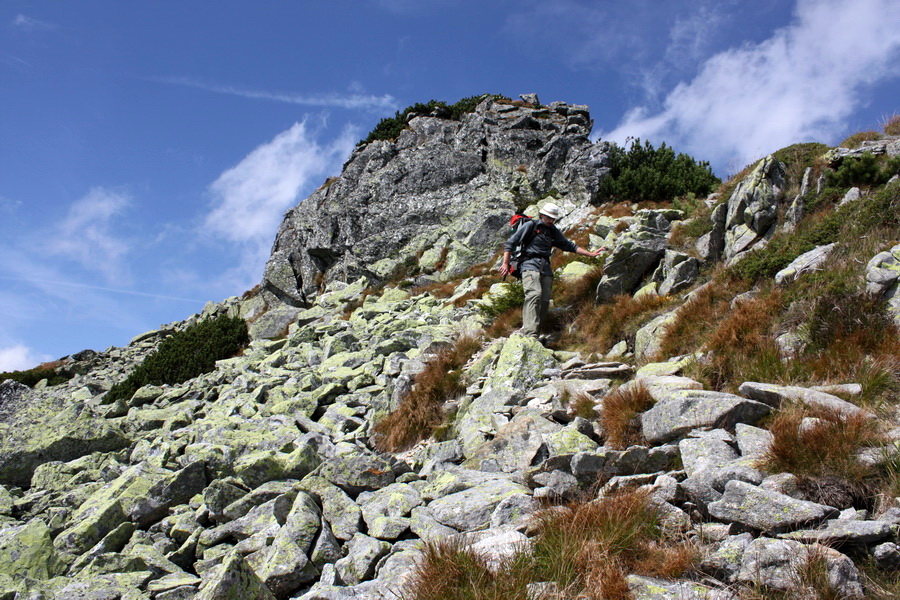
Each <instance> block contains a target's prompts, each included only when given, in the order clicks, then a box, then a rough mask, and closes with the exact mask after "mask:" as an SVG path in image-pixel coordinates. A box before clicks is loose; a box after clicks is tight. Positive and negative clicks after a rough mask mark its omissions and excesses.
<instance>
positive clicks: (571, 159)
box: [262, 99, 607, 306]
mask: <svg viewBox="0 0 900 600" xmlns="http://www.w3.org/2000/svg"><path fill="white" fill-rule="evenodd" d="M591 124H592V121H591V119H590V114H589V112H588V109H587V107H586V106H577V105H568V104H564V103H559V102H557V103H553V104H551V105H550V106H549V107H534V106H529V105H524V106H521V105H520V106H517V105H512V104H508V103H502V102H498V101H496V100H490V99H488V100H485V101H483V102H482V103H481V104H480V105H479V106H478V107H477V109H476V110H475V112H473V113H469V114H466V115H464V116H463V117H462V119H461V120H460V121H452V120H448V119H443V118H438V117H433V116H417V117H415V118H412V119H410V121H409V126H408V128H407V129H405V130H404V131H403V132H402V133H401V134H400V135H399V136H398V137H397V139H396V140H393V141H375V142H371V143H369V144H366V145H363V146H360V147H358V148H357V149H356V150H355V151H354V152H353V154H352V155H351V157H350V158H349V160H348V161H347V163H346V164H345V165H344V170H343V173H342V174H341V175H340V177H337V178H336V179H334V180H330V181H329V182H328V183H326V185H324V186H323V187H321V188H320V189H318V190H317V191H316V192H315V193H313V194H312V195H311V196H310V197H309V198H307V199H306V200H304V201H303V202H301V203H300V204H298V205H297V206H296V207H294V208H293V209H291V210H290V211H289V212H288V213H287V214H286V215H285V218H284V221H283V223H282V224H281V227H280V228H279V231H278V234H277V236H276V238H275V243H274V246H273V250H272V254H271V256H270V258H269V261H268V264H267V265H266V269H265V274H264V276H263V281H262V287H263V290H264V292H263V293H264V297H265V298H266V301H267V302H268V303H269V304H270V305H275V304H278V303H285V304H289V305H293V306H301V305H303V303H304V302H303V293H301V292H305V294H306V295H307V296H310V295H313V294H314V293H315V292H316V291H317V287H318V285H319V284H320V283H322V282H325V283H327V282H329V281H334V280H339V281H355V280H356V279H358V278H359V277H360V276H365V277H367V278H368V279H369V280H370V281H372V282H373V283H377V282H378V281H383V280H385V279H389V278H390V277H391V276H393V275H396V274H397V273H399V272H402V271H403V270H407V271H408V270H409V269H411V268H422V269H424V270H425V271H428V270H432V271H433V270H434V266H435V265H436V263H437V262H443V263H444V264H443V269H442V270H441V273H442V274H443V275H444V276H451V275H455V274H458V273H460V272H461V271H462V270H464V269H466V268H468V266H470V265H472V264H475V263H478V262H483V261H485V260H487V259H488V258H490V257H491V256H492V255H493V254H494V253H495V252H496V250H497V248H498V247H499V246H500V244H501V243H502V242H503V240H504V239H505V237H506V235H508V227H507V223H508V220H509V217H510V216H511V215H512V214H513V212H514V211H515V210H516V209H517V208H524V207H526V206H528V205H530V204H533V203H534V202H535V201H537V200H538V199H539V198H540V197H542V196H543V195H545V194H547V193H548V192H550V191H551V190H555V193H556V194H558V195H561V196H562V199H563V200H565V197H567V196H568V197H569V198H570V200H571V202H572V206H573V207H574V206H578V205H585V204H587V203H589V202H590V201H591V200H592V199H593V196H594V194H595V193H596V190H597V185H598V183H599V181H600V178H602V177H603V176H604V175H605V173H606V172H607V170H606V169H605V164H606V160H607V158H606V149H607V145H606V143H597V144H593V143H591V142H590V140H589V139H588V135H589V133H590V129H591ZM562 204H563V206H564V208H566V206H565V205H566V202H565V201H563V202H562ZM569 208H571V207H569ZM441 255H443V258H442V259H440V256H441Z"/></svg>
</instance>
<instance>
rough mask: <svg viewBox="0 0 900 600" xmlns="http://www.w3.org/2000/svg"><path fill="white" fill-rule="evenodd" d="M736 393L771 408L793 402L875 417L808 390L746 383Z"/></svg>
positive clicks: (857, 408) (836, 398)
mask: <svg viewBox="0 0 900 600" xmlns="http://www.w3.org/2000/svg"><path fill="white" fill-rule="evenodd" d="M738 392H740V393H741V394H743V395H745V396H747V397H748V398H752V399H754V400H758V401H759V402H763V403H765V404H768V405H769V406H771V407H773V408H778V407H780V406H781V405H782V403H784V402H792V401H793V402H802V403H803V404H806V405H808V406H818V407H821V408H826V409H830V410H834V411H837V412H839V413H842V414H845V415H857V414H862V415H865V416H868V417H872V418H874V417H875V415H873V414H872V413H870V412H869V411H867V410H864V409H862V408H860V407H858V406H856V405H855V404H851V403H850V402H847V401H846V400H841V399H840V398H838V397H837V396H832V395H831V394H826V393H825V392H820V391H817V390H812V389H809V388H803V387H797V386H792V385H774V384H771V383H757V382H755V381H746V382H744V383H742V384H741V387H739V388H738Z"/></svg>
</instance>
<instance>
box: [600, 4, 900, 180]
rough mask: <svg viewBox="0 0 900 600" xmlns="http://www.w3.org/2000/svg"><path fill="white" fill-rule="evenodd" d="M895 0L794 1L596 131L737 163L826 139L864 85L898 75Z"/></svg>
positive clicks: (860, 100) (731, 165) (899, 17)
mask: <svg viewBox="0 0 900 600" xmlns="http://www.w3.org/2000/svg"><path fill="white" fill-rule="evenodd" d="M898 22H900V4H898V3H897V2H895V1H894V0H859V1H857V2H843V1H841V0H828V1H823V0H800V1H799V2H798V3H797V7H796V10H795V17H794V21H793V23H792V24H791V25H789V26H788V27H785V28H783V29H780V30H778V31H776V32H775V33H774V34H773V35H772V36H771V37H770V38H769V39H767V40H765V41H763V42H761V43H758V44H749V45H743V46H741V47H738V48H733V49H730V50H727V51H724V52H720V53H718V54H716V55H714V56H712V57H711V58H709V59H708V60H706V61H705V62H704V64H703V65H702V67H701V69H700V70H699V73H698V74H697V76H696V77H694V78H693V79H692V80H691V81H690V82H687V83H681V84H679V85H677V86H676V87H675V88H674V89H672V90H671V91H670V92H669V93H668V94H667V96H666V98H665V100H664V103H663V106H662V108H661V109H660V110H655V111H654V110H651V109H650V108H648V107H638V108H636V109H634V110H632V111H630V112H629V113H628V114H627V115H626V116H625V118H624V119H623V121H622V122H621V123H620V124H619V125H618V126H617V127H616V128H615V129H614V130H613V131H610V132H608V133H604V134H602V137H604V138H606V139H610V140H613V141H618V142H622V141H624V140H625V138H626V137H627V136H635V137H640V138H643V139H650V140H654V141H656V142H659V141H666V142H667V143H669V144H670V145H673V146H675V147H677V148H678V149H679V150H682V151H687V152H691V153H693V154H695V155H697V156H698V157H701V158H704V159H709V160H711V161H712V162H713V164H714V166H717V167H718V169H719V170H721V168H722V167H727V169H729V170H732V171H733V170H737V169H739V168H740V167H742V166H744V165H745V164H747V163H749V162H750V161H752V160H754V159H756V158H759V157H760V156H762V155H764V154H766V153H768V152H771V151H774V150H777V149H778V148H780V147H783V146H785V145H788V144H790V143H794V142H798V141H808V140H819V141H828V140H831V139H833V138H834V137H835V136H837V135H840V134H841V133H842V131H843V127H844V120H845V119H846V118H847V117H848V116H849V115H850V114H851V113H852V112H853V111H854V110H855V109H857V108H858V107H859V106H861V105H863V104H864V103H865V101H866V98H865V91H866V86H868V85H870V84H873V83H876V82H879V81H881V80H884V79H887V78H894V77H897V76H898V74H900V69H898V65H900V60H898V59H900V28H898V27H897V26H896V24H897V23H898Z"/></svg>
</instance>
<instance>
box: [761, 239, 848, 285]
mask: <svg viewBox="0 0 900 600" xmlns="http://www.w3.org/2000/svg"><path fill="white" fill-rule="evenodd" d="M834 247H835V244H827V245H825V246H818V247H816V248H813V249H812V250H810V251H809V252H804V253H803V254H801V255H800V256H798V257H797V258H795V259H794V260H793V261H791V264H789V265H788V266H786V267H785V268H783V269H782V270H780V271H778V272H777V273H776V274H775V283H776V284H778V285H783V284H786V283H791V282H792V281H796V280H797V279H798V278H799V277H800V276H801V275H803V274H805V273H808V272H810V271H815V270H816V269H818V268H819V267H820V266H822V264H823V263H824V262H825V261H826V260H828V257H829V256H831V252H832V250H834Z"/></svg>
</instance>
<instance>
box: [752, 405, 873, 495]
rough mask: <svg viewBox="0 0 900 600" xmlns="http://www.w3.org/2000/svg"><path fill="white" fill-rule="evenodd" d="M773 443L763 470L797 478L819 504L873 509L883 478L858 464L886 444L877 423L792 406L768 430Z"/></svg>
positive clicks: (868, 466)
mask: <svg viewBox="0 0 900 600" xmlns="http://www.w3.org/2000/svg"><path fill="white" fill-rule="evenodd" d="M768 428H769V431H771V432H772V436H773V440H772V443H771V445H770V446H769V449H768V450H767V452H766V454H765V455H764V457H763V458H762V459H761V461H760V466H761V467H762V468H763V469H764V470H765V471H768V472H770V473H783V472H788V473H793V474H794V475H796V476H797V477H798V479H799V485H800V487H801V489H803V490H804V491H805V492H806V495H807V497H808V498H809V499H810V500H813V501H815V502H820V503H822V504H827V505H829V506H834V507H837V508H842V509H843V508H849V507H851V506H857V507H867V508H872V506H873V502H874V499H875V494H876V490H878V489H880V488H884V485H885V483H886V482H887V480H886V478H885V477H884V476H883V473H881V472H879V469H878V468H877V467H875V466H873V465H871V464H870V463H868V462H865V461H863V460H861V459H860V458H859V453H860V452H861V451H862V450H865V449H869V448H880V447H883V446H884V445H885V438H884V437H883V435H882V434H881V432H880V431H879V428H878V424H877V421H876V420H874V419H872V418H871V417H869V416H866V415H864V414H844V413H840V412H837V411H833V410H826V409H817V410H816V409H811V408H808V407H803V406H797V405H789V406H787V407H785V408H782V409H781V410H779V412H778V413H777V414H776V415H775V416H774V417H773V418H772V420H771V422H770V423H769V425H768Z"/></svg>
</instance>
